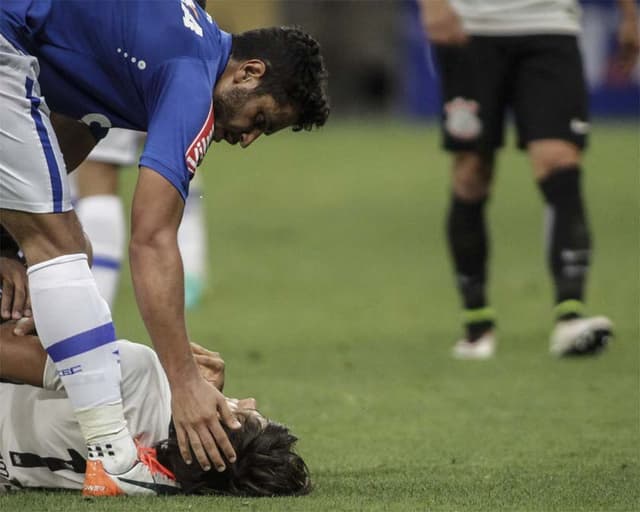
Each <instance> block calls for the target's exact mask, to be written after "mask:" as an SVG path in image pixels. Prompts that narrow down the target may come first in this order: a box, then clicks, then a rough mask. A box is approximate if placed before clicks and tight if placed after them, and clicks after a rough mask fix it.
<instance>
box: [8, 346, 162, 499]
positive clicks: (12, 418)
mask: <svg viewBox="0 0 640 512" xmlns="http://www.w3.org/2000/svg"><path fill="white" fill-rule="evenodd" d="M118 349H119V351H120V365H121V369H122V398H123V403H124V414H125V418H126V420H127V423H128V427H129V430H130V431H131V432H132V433H133V434H134V435H136V436H140V442H141V443H142V444H143V445H145V446H151V445H153V444H154V443H156V442H158V441H161V440H162V439H166V438H167V436H168V433H169V422H170V420H171V393H170V390H169V384H168V382H167V379H166V376H165V373H164V370H163V369H162V366H161V365H160V362H159V360H158V357H157V356H156V354H155V352H154V351H153V350H151V349H150V348H149V347H147V346H144V345H140V344H137V343H131V342H128V341H124V340H120V341H118ZM44 377H45V385H46V387H47V388H48V389H40V388H35V387H32V386H26V385H17V384H7V383H0V492H2V491H3V490H7V489H20V488H24V487H45V488H54V489H61V488H62V489H81V488H82V482H83V480H84V468H85V458H86V447H85V443H84V439H83V438H82V434H81V432H80V427H79V425H78V423H77V422H76V421H75V418H74V416H73V410H72V408H71V404H70V402H69V400H67V397H66V394H65V392H64V389H63V388H62V386H61V384H60V380H59V378H58V377H57V376H56V374H55V369H54V368H53V364H51V362H50V361H48V362H47V366H46V368H45V375H44Z"/></svg>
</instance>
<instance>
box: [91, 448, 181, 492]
mask: <svg viewBox="0 0 640 512" xmlns="http://www.w3.org/2000/svg"><path fill="white" fill-rule="evenodd" d="M178 490H179V487H178V484H177V482H176V479H175V475H174V474H173V473H172V472H171V471H169V470H168V469H167V468H165V467H164V466H163V465H162V464H160V463H159V462H158V460H157V459H156V450H155V449H154V448H144V447H141V446H138V460H137V461H136V463H135V464H134V465H133V467H132V468H131V469H129V470H128V471H126V472H124V473H122V474H119V475H113V474H111V473H107V471H105V469H104V466H103V465H102V461H101V460H98V459H91V460H87V469H86V471H85V476H84V484H83V486H82V495H83V496H85V497H94V496H141V495H142V496H155V495H158V494H176V493H177V492H178Z"/></svg>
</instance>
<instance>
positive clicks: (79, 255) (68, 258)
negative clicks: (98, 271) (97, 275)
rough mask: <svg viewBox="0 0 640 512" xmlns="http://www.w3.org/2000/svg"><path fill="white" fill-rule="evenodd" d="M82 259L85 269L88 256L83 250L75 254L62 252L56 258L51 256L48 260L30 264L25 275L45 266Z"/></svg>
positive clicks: (87, 265)
mask: <svg viewBox="0 0 640 512" xmlns="http://www.w3.org/2000/svg"><path fill="white" fill-rule="evenodd" d="M82 260H84V261H85V263H86V267H87V269H89V258H88V257H87V255H86V254H85V253H83V252H81V253H76V254H64V255H62V256H57V257H56V258H51V259H50V260H46V261H42V262H40V263H36V264H35V265H31V266H30V267H29V268H28V269H27V275H28V276H31V275H32V274H34V273H35V272H38V271H39V270H42V269H44V268H47V267H52V266H54V265H64V264H65V263H73V262H76V261H82Z"/></svg>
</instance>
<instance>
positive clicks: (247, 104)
mask: <svg viewBox="0 0 640 512" xmlns="http://www.w3.org/2000/svg"><path fill="white" fill-rule="evenodd" d="M213 108H214V115H215V128H214V131H213V140H214V141H216V142H220V141H221V140H225V141H227V142H228V143H229V144H238V143H239V144H240V146H242V147H243V148H246V147H247V146H249V145H250V144H251V143H252V142H253V141H255V140H256V139H257V138H258V137H260V135H262V134H265V135H271V134H272V133H275V132H277V131H279V130H282V129H283V128H286V127H287V126H291V125H292V124H293V123H294V121H295V112H294V109H293V107H291V106H281V105H278V104H277V103H276V101H275V100H274V99H273V96H271V95H267V94H261V95H257V94H255V93H254V92H253V91H252V90H248V89H244V88H241V87H233V88H231V89H227V90H225V91H222V92H220V93H219V94H217V95H216V97H215V98H214V100H213Z"/></svg>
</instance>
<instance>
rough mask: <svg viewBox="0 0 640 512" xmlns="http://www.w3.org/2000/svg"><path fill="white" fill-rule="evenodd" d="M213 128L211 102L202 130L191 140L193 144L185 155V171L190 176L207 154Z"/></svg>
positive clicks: (213, 120) (213, 117) (213, 118)
mask: <svg viewBox="0 0 640 512" xmlns="http://www.w3.org/2000/svg"><path fill="white" fill-rule="evenodd" d="M214 126H215V116H214V114H213V101H212V102H211V105H210V106H209V113H208V114H207V117H206V119H205V121H204V124H203V125H202V128H201V129H200V131H199V132H198V135H196V138H195V139H193V142H192V143H191V145H190V146H189V148H188V149H187V152H186V153H185V155H184V156H185V161H186V163H187V169H188V170H189V172H190V173H191V174H195V172H196V168H197V167H198V166H199V165H200V163H201V162H202V159H203V158H204V155H205V153H206V152H207V148H208V147H209V144H210V143H211V139H212V138H213V128H214Z"/></svg>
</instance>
